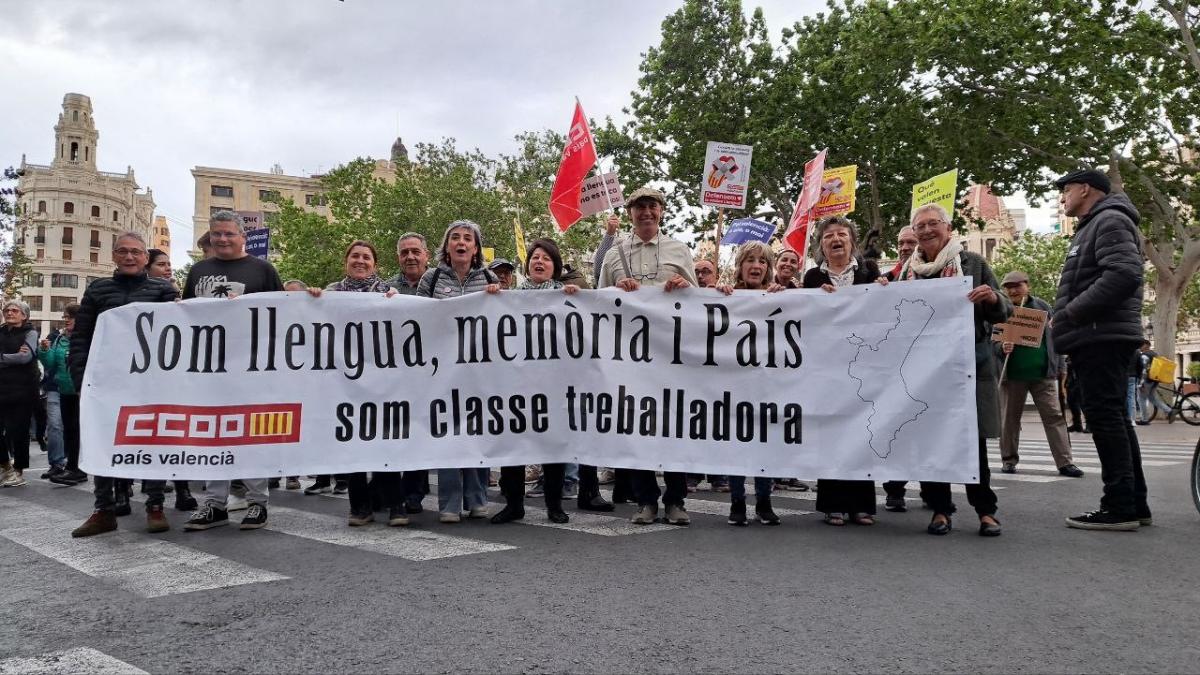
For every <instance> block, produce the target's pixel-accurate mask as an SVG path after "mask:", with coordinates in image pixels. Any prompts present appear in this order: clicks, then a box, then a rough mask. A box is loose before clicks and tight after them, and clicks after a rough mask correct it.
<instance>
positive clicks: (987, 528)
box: [979, 520, 1000, 537]
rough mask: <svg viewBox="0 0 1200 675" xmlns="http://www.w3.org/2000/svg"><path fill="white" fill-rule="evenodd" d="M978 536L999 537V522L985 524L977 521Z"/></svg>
mask: <svg viewBox="0 0 1200 675" xmlns="http://www.w3.org/2000/svg"><path fill="white" fill-rule="evenodd" d="M979 536H981V537H999V536H1000V521H998V520H997V521H996V522H994V523H985V522H983V521H982V520H981V521H979Z"/></svg>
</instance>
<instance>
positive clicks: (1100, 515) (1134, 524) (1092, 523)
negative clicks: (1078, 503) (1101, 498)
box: [1067, 509, 1141, 532]
mask: <svg viewBox="0 0 1200 675" xmlns="http://www.w3.org/2000/svg"><path fill="white" fill-rule="evenodd" d="M1140 526H1141V523H1139V522H1138V517H1137V516H1135V515H1123V514H1118V513H1113V512H1112V511H1106V510H1104V509H1101V510H1099V511H1089V512H1087V513H1081V514H1079V515H1078V516H1071V517H1070V518H1067V527H1073V528H1075V529H1077V530H1119V531H1125V532H1128V531H1131V530H1136V529H1138V527H1140Z"/></svg>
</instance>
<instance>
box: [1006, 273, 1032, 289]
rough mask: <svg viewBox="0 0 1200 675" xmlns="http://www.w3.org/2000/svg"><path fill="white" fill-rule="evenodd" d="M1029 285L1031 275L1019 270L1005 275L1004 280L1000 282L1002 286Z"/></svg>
mask: <svg viewBox="0 0 1200 675" xmlns="http://www.w3.org/2000/svg"><path fill="white" fill-rule="evenodd" d="M1019 283H1029V275H1028V274H1025V273H1024V272H1021V271H1019V270H1013V271H1011V272H1009V273H1008V274H1005V275H1004V280H1003V281H1001V282H1000V285H1001V286H1007V285H1009V284H1019Z"/></svg>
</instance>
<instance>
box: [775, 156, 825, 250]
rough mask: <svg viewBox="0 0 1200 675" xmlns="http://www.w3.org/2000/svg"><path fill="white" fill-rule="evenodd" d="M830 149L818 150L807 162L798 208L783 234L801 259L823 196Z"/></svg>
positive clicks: (794, 210) (784, 238)
mask: <svg viewBox="0 0 1200 675" xmlns="http://www.w3.org/2000/svg"><path fill="white" fill-rule="evenodd" d="M828 151H829V149H828V148H826V149H824V150H822V151H820V152H818V153H817V156H816V157H814V158H812V159H810V160H809V161H808V162H807V163H805V165H804V188H803V189H801V190H800V196H799V197H797V198H796V208H795V209H793V210H792V220H791V222H789V223H788V229H787V232H785V233H784V235H783V240H784V241H785V242H787V245H788V248H791V249H792V250H793V251H795V252H796V253H797V254H798V255H799V256H800V260H801V261H803V260H804V255H805V254H806V253H807V252H808V251H807V249H808V224H809V222H811V221H812V210H813V207H814V206H816V205H817V200H818V199H819V198H820V197H821V183H822V181H823V177H824V174H825V153H826V152H828ZM802 264H803V263H802Z"/></svg>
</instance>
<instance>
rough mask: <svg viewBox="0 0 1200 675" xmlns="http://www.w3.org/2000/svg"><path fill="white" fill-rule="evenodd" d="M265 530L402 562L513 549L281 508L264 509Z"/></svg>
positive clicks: (427, 532)
mask: <svg viewBox="0 0 1200 675" xmlns="http://www.w3.org/2000/svg"><path fill="white" fill-rule="evenodd" d="M267 511H268V513H269V517H268V520H267V529H268V530H271V531H273V532H282V533H283V534H290V535H292V536H294V537H301V538H304V539H311V540H313V541H320V542H324V543H326V544H334V545H336V546H349V547H351V548H357V549H361V550H363V551H370V552H372V553H379V554H382V555H389V556H395V557H397V558H404V559H405V560H415V561H425V560H440V559H442V558H452V557H455V556H460V555H473V554H476V553H495V552H497V551H511V550H513V549H515V548H517V547H516V546H511V545H509V544H499V543H495V542H490V541H483V540H481V539H471V538H468V537H458V536H452V535H448V534H441V533H438V532H430V531H428V530H420V529H415V528H408V527H386V526H382V527H381V526H379V525H377V524H376V525H374V526H370V525H369V526H367V527H356V528H351V527H349V526H347V525H346V519H345V518H343V517H339V516H330V515H325V514H323V513H311V512H309V511H301V510H300V509H292V508H288V507H284V506H276V505H271V506H269V507H268V509H267Z"/></svg>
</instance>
